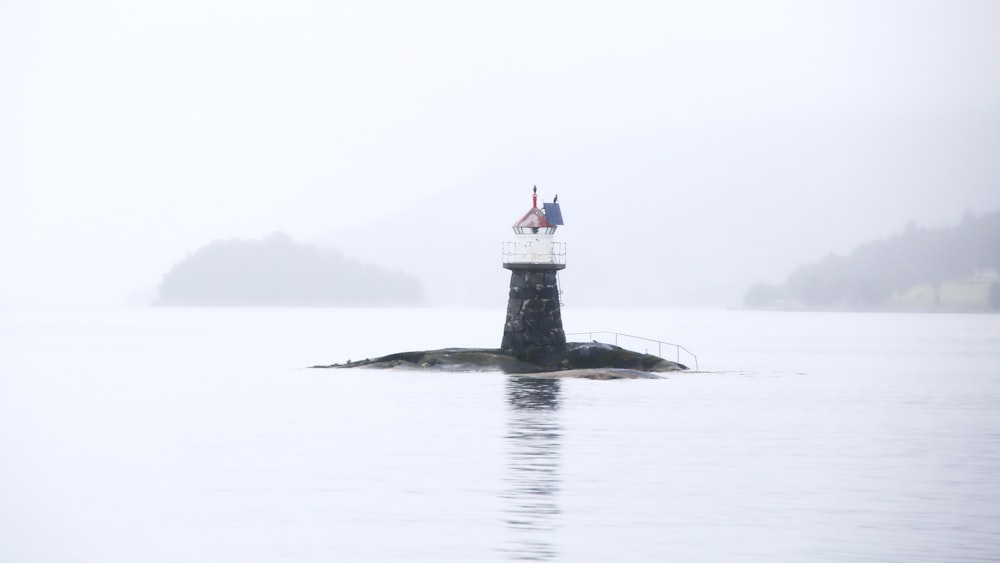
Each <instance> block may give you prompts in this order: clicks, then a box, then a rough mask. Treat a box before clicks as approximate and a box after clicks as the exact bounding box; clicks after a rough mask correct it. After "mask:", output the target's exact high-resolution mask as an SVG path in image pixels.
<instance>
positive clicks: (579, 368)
mask: <svg viewBox="0 0 1000 563" xmlns="http://www.w3.org/2000/svg"><path fill="white" fill-rule="evenodd" d="M313 367H316V368H380V369H391V368H400V369H412V370H421V369H430V370H435V371H502V372H504V373H510V374H530V375H532V376H533V377H581V378H587V379H625V378H628V379H636V378H656V377H658V376H656V375H654V373H662V372H669V371H681V370H686V369H688V368H687V366H685V365H683V364H679V363H677V362H671V361H670V360H665V359H663V358H660V357H659V356H654V355H652V354H642V353H639V352H633V351H631V350H626V349H624V348H621V347H619V346H613V345H611V344H604V343H601V342H570V343H568V344H567V345H566V350H565V352H562V353H560V354H556V355H555V356H551V357H549V358H546V359H545V360H544V361H542V362H539V363H537V364H534V363H529V362H523V361H520V360H518V359H517V358H514V357H513V356H509V355H506V354H503V353H501V351H500V350H497V349H490V348H443V349H440V350H424V351H416V352H400V353H397V354H389V355H388V356H382V357H379V358H374V359H365V360H362V361H359V362H351V361H348V362H347V363H344V364H333V365H328V366H313Z"/></svg>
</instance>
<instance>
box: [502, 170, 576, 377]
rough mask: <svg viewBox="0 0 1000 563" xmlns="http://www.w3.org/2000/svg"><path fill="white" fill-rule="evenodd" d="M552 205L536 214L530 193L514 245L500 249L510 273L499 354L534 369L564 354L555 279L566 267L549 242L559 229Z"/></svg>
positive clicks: (558, 246) (562, 253) (560, 251)
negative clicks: (535, 365) (547, 359)
mask: <svg viewBox="0 0 1000 563" xmlns="http://www.w3.org/2000/svg"><path fill="white" fill-rule="evenodd" d="M558 199H559V196H556V197H555V200H554V201H553V202H552V203H545V204H543V207H542V209H539V208H538V188H537V187H536V188H534V190H533V193H532V195H531V209H529V210H528V212H527V213H525V214H524V217H521V219H520V220H518V222H517V223H514V234H515V235H516V237H515V238H516V240H515V241H513V242H505V243H503V267H504V268H507V269H508V270H510V271H511V273H510V296H509V299H508V301H507V320H506V322H504V325H503V342H502V343H501V345H500V350H501V352H503V353H504V354H507V355H509V356H514V357H516V358H518V359H519V360H522V361H527V362H533V363H538V362H540V361H544V360H545V359H546V358H548V357H550V356H552V355H554V354H558V353H561V352H563V351H565V349H566V333H565V332H563V326H562V314H561V313H560V311H559V282H558V280H557V278H556V273H557V272H558V271H559V270H562V269H563V268H565V267H566V245H565V243H562V242H556V241H555V240H553V239H554V235H555V232H556V227H557V226H559V225H562V224H563V220H562V212H561V211H560V209H559V204H558V203H556V201H558Z"/></svg>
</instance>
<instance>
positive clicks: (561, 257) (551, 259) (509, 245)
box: [503, 239, 566, 266]
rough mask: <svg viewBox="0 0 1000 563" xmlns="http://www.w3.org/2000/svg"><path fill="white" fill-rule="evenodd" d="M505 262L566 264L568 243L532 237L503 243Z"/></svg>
mask: <svg viewBox="0 0 1000 563" xmlns="http://www.w3.org/2000/svg"><path fill="white" fill-rule="evenodd" d="M503 263H504V264H551V265H562V266H565V265H566V243H565V242H556V241H553V240H544V239H530V240H518V241H514V242H505V243H503Z"/></svg>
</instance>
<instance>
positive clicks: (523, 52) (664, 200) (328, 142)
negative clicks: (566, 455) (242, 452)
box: [0, 0, 1000, 304]
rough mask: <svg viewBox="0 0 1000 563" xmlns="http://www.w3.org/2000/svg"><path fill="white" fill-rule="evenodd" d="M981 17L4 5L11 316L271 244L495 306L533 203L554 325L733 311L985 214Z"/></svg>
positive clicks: (696, 8) (418, 6)
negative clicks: (628, 314) (774, 284)
mask: <svg viewBox="0 0 1000 563" xmlns="http://www.w3.org/2000/svg"><path fill="white" fill-rule="evenodd" d="M998 21H1000V4H998V3H997V2H993V1H982V2H972V1H954V2H879V1H875V2H811V3H803V2H763V3H744V2H698V3H693V2H676V3H670V2H626V3H619V2H516V1H515V2H510V1H508V2H340V3H327V2H307V1H288V2H234V1H233V2H230V1H222V0H207V1H206V0H199V1H197V2H195V1H185V0H181V1H175V2H170V3H135V2H129V1H125V0H121V1H112V0H95V1H93V2H87V3H76V2H68V1H67V2H59V1H45V0H40V1H26V0H23V1H22V0H12V1H8V2H5V3H2V4H0V38H2V39H0V76H3V77H4V78H3V82H4V87H3V88H0V196H2V199H0V264H2V270H0V304H22V303H42V304H44V303H88V304H89V303H122V302H125V301H126V300H128V299H129V296H130V295H139V296H142V295H145V294H146V292H148V291H149V290H150V289H151V288H155V286H156V285H157V284H158V283H159V281H160V277H161V276H162V274H163V273H165V272H166V271H167V270H169V269H170V267H171V266H172V265H173V264H174V263H176V262H177V261H178V260H180V259H182V258H183V257H184V256H185V255H186V254H187V253H189V252H192V251H194V250H195V249H196V248H198V247H199V246H201V245H203V244H205V243H207V242H209V241H211V240H214V239H227V238H237V237H238V238H259V237H262V236H265V235H267V234H269V233H271V232H274V231H284V232H287V233H289V234H291V235H292V236H294V237H295V238H296V239H298V240H304V241H322V242H329V243H330V244H331V245H333V246H335V247H338V248H341V249H342V250H343V251H345V252H346V253H348V254H354V255H357V256H359V257H360V258H362V259H363V260H365V261H367V262H371V263H375V264H378V265H380V266H384V267H389V268H394V267H399V268H401V269H405V270H407V271H408V272H410V273H412V274H414V275H417V276H419V277H421V278H423V279H424V280H425V282H426V283H429V284H433V283H443V282H441V281H440V280H441V279H442V278H441V274H440V270H441V268H442V267H443V266H444V265H446V264H456V265H460V267H461V268H462V269H464V270H466V271H468V272H469V278H468V279H469V280H470V281H469V285H470V286H476V287H477V288H480V289H477V290H475V291H472V290H470V291H469V293H470V295H471V294H473V293H482V291H481V289H482V288H483V287H489V289H488V291H490V292H492V291H493V287H499V288H500V289H499V292H498V294H499V295H498V300H500V302H501V304H502V300H503V299H504V297H505V293H504V288H505V285H506V282H507V278H506V272H504V271H503V270H501V269H500V268H499V261H500V257H499V246H500V242H501V241H502V240H504V239H509V238H510V231H509V227H510V225H511V224H512V223H513V222H514V221H515V220H516V219H517V218H519V217H520V215H521V214H523V212H524V211H526V210H527V207H528V206H530V189H531V186H532V185H534V184H537V185H538V186H539V189H540V190H541V191H542V193H543V197H545V199H546V200H550V199H551V197H552V196H553V195H555V194H557V193H558V194H559V195H560V203H562V204H563V209H564V214H565V216H566V226H565V227H564V228H563V229H561V230H560V233H559V236H560V237H561V238H562V239H563V240H566V241H567V242H568V243H570V247H569V248H570V250H569V252H570V254H569V257H568V262H569V265H568V268H567V270H566V271H565V272H564V273H563V274H562V277H563V280H564V281H563V284H564V289H566V291H567V299H568V300H569V301H570V302H572V300H573V299H576V300H577V302H579V303H588V302H594V303H598V302H609V303H622V304H641V303H644V302H650V301H651V302H658V303H659V302H663V303H673V304H677V303H680V304H683V303H686V302H699V303H700V302H716V303H727V302H728V303H735V302H738V301H739V298H740V296H741V294H742V289H743V288H745V286H746V285H747V284H749V283H752V282H755V281H779V280H781V279H783V278H784V276H785V275H786V274H787V273H788V271H789V270H790V269H791V268H794V267H795V266H797V265H799V264H802V263H804V262H808V261H812V260H816V259H819V258H822V257H823V256H824V255H825V254H826V253H828V252H831V251H836V252H846V251H849V250H850V249H851V248H853V247H854V246H855V245H857V244H859V243H862V242H865V241H867V240H870V239H872V238H881V237H884V236H887V235H890V234H892V233H895V232H899V231H900V230H901V229H902V228H903V226H904V225H905V224H906V223H907V222H908V221H910V220H914V221H916V222H918V223H920V224H922V225H925V226H928V227H938V226H943V225H946V224H951V223H955V222H957V221H958V219H959V217H960V216H961V213H962V212H963V211H964V210H967V209H968V210H971V211H973V212H978V213H981V212H985V211H989V210H993V209H997V208H1000V159H998V158H997V155H1000V65H998V64H997V62H996V61H997V56H998V54H1000V37H998V35H997V34H996V33H995V26H996V22H998ZM497 280H499V281H497ZM489 284H494V285H492V286H490V285H489ZM571 290H572V291H571ZM430 293H431V294H432V295H434V294H435V290H434V288H430ZM438 293H442V292H438ZM443 293H448V294H451V295H452V296H453V297H456V295H457V297H456V299H455V301H457V302H459V303H460V302H462V299H461V298H460V297H461V295H458V294H460V293H461V292H456V291H450V290H449V291H447V292H443ZM609 295H614V297H608V296H609ZM470 301H476V302H481V300H477V299H472V298H470Z"/></svg>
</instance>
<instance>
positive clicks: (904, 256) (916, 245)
mask: <svg viewBox="0 0 1000 563" xmlns="http://www.w3.org/2000/svg"><path fill="white" fill-rule="evenodd" d="M998 272H1000V211H994V212H991V213H987V214H985V215H982V216H980V217H976V216H975V215H973V214H972V213H966V214H965V216H964V217H963V218H962V220H961V221H960V222H959V224H957V225H954V226H950V227H945V228H941V229H923V228H921V227H919V226H917V225H916V224H914V223H911V224H910V225H908V226H907V227H906V229H905V230H904V231H903V232H902V233H900V234H898V235H895V236H892V237H889V238H887V239H884V240H878V241H874V242H869V243H867V244H864V245H862V246H859V247H858V248H856V249H855V250H854V251H853V252H851V253H850V254H848V255H847V256H839V255H836V254H831V255H830V256H828V257H827V258H825V259H823V260H821V261H819V262H817V263H814V264H809V265H807V266H803V267H801V268H799V269H798V270H796V271H794V272H793V273H792V274H791V275H789V276H788V279H787V280H786V281H785V283H784V284H782V285H767V284H757V285H754V286H753V287H751V288H750V289H748V290H747V292H746V294H745V296H744V305H745V306H746V307H749V308H769V309H822V310H951V311H973V310H993V311H998V310H1000V274H998Z"/></svg>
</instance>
